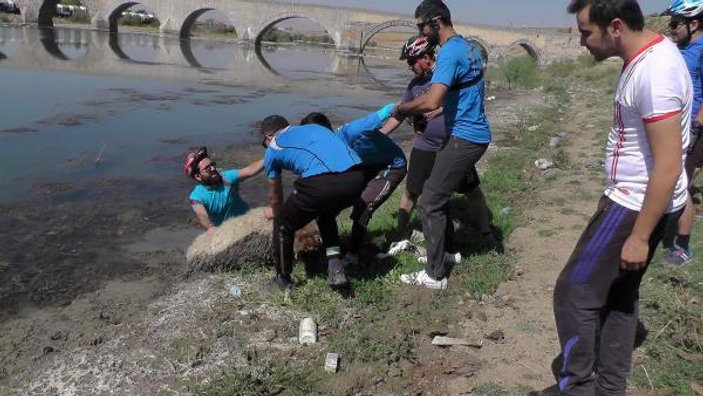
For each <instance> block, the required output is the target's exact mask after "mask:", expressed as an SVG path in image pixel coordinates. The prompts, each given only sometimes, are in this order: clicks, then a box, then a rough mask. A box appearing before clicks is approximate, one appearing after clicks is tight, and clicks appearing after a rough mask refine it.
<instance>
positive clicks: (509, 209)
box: [500, 206, 513, 215]
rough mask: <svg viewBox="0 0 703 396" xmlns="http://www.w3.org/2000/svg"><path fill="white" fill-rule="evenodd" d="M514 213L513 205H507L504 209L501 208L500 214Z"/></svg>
mask: <svg viewBox="0 0 703 396" xmlns="http://www.w3.org/2000/svg"><path fill="white" fill-rule="evenodd" d="M511 213H513V207H512V206H506V207H504V208H503V209H501V210H500V214H502V215H509V214H511Z"/></svg>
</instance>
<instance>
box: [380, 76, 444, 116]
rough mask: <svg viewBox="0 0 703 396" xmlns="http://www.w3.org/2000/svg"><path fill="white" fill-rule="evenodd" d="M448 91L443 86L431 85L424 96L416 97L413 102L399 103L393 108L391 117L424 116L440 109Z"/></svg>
mask: <svg viewBox="0 0 703 396" xmlns="http://www.w3.org/2000/svg"><path fill="white" fill-rule="evenodd" d="M447 92H449V89H448V88H447V86H446V85H444V84H432V86H431V87H430V90H429V91H428V92H427V93H425V94H424V95H421V96H418V97H417V98H415V100H413V101H411V102H406V103H400V104H397V105H396V106H395V109H394V112H393V115H394V116H404V115H409V114H424V113H429V112H432V111H435V110H437V109H439V108H440V107H442V102H443V101H444V97H445V96H446V95H447Z"/></svg>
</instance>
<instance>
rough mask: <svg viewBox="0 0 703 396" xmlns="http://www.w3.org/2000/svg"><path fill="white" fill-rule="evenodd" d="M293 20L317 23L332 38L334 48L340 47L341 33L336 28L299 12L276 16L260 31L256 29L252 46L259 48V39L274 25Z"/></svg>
mask: <svg viewBox="0 0 703 396" xmlns="http://www.w3.org/2000/svg"><path fill="white" fill-rule="evenodd" d="M293 18H303V19H309V20H311V21H313V22H317V23H318V24H320V26H322V27H323V28H324V29H325V30H326V31H327V34H328V35H329V36H330V37H331V38H332V40H333V41H334V45H335V47H339V46H340V42H341V39H342V38H341V32H340V31H338V29H337V28H335V27H333V26H330V25H329V24H327V23H325V22H324V21H322V20H320V19H318V18H315V17H313V16H311V15H308V14H304V13H300V12H287V13H283V14H279V15H276V16H274V17H272V18H270V19H269V21H268V22H266V23H264V24H262V25H261V28H260V29H256V30H255V31H254V34H256V37H254V45H255V46H257V47H258V46H260V45H261V37H263V35H264V33H266V32H267V31H268V30H269V29H271V28H272V27H273V26H275V25H276V24H278V23H280V22H282V21H285V20H286V19H293Z"/></svg>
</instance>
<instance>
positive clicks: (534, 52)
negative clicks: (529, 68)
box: [500, 39, 542, 63]
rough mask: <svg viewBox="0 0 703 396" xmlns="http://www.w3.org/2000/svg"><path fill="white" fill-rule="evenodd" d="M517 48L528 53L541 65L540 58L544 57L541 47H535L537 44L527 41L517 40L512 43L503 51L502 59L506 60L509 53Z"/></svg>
mask: <svg viewBox="0 0 703 396" xmlns="http://www.w3.org/2000/svg"><path fill="white" fill-rule="evenodd" d="M517 46H520V47H522V48H523V49H524V50H525V52H527V55H529V56H530V57H531V58H532V59H534V60H535V61H537V62H538V63H539V61H540V58H541V56H542V54H541V53H540V50H539V47H538V46H537V45H535V43H533V42H531V41H530V40H526V39H520V40H515V41H513V42H512V43H510V44H508V45H507V46H506V47H505V49H504V50H503V53H502V54H501V56H500V58H502V59H504V58H505V57H506V56H507V55H508V52H509V51H510V50H511V49H513V48H515V47H517Z"/></svg>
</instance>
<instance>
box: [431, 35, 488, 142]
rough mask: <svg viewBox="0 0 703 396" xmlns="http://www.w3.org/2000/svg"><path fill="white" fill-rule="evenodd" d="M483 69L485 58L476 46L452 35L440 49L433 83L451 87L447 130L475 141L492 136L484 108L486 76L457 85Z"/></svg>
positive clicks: (448, 99)
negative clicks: (473, 81)
mask: <svg viewBox="0 0 703 396" xmlns="http://www.w3.org/2000/svg"><path fill="white" fill-rule="evenodd" d="M482 72H483V61H482V60H481V53H480V51H479V50H478V49H477V48H476V46H475V45H473V44H471V43H469V42H468V41H466V39H464V38H463V37H461V36H453V37H450V38H449V40H447V41H446V42H445V43H444V45H442V48H441V50H440V51H439V55H438V56H437V62H436V64H435V70H434V74H433V75H432V84H443V85H446V86H447V87H448V88H449V92H447V96H446V97H445V99H444V122H445V124H446V128H447V131H448V133H449V134H450V135H452V136H455V137H458V138H461V139H464V140H468V141H470V142H472V143H477V144H488V143H490V142H491V138H492V137H491V128H490V125H489V124H488V118H487V117H486V114H485V111H484V100H483V95H484V89H485V83H484V80H483V79H482V78H481V79H480V80H479V81H478V82H477V83H475V84H473V85H471V86H469V87H466V88H460V89H457V88H456V86H458V85H460V84H463V83H467V82H469V81H472V80H474V79H477V78H479V77H480V76H481V74H482ZM452 87H455V88H454V89H452Z"/></svg>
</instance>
